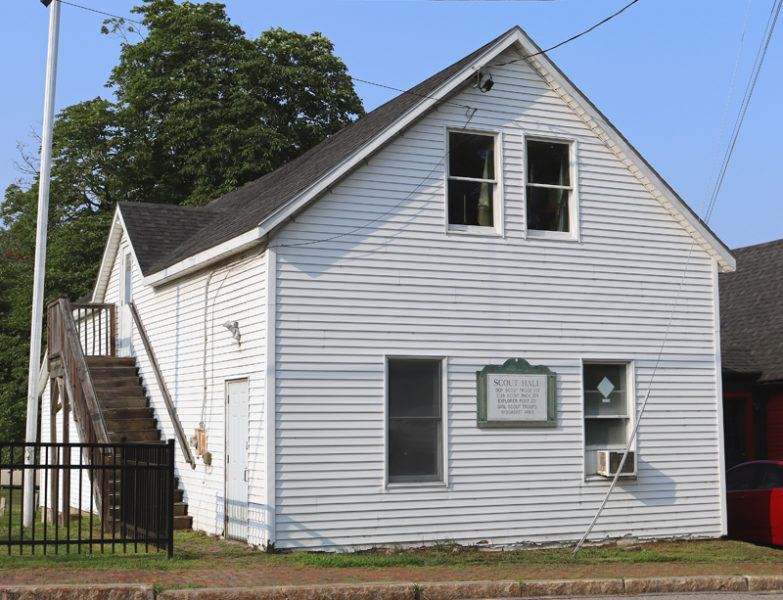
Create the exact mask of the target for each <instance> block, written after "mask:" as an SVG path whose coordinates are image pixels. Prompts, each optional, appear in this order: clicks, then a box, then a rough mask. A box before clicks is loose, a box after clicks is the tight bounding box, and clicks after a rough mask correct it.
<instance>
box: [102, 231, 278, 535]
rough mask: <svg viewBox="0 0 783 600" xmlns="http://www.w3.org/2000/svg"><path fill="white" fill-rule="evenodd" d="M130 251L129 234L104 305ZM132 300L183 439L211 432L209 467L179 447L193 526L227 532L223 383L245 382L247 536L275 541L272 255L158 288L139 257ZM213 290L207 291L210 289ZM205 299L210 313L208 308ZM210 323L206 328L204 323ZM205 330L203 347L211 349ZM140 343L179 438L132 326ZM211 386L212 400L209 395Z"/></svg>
mask: <svg viewBox="0 0 783 600" xmlns="http://www.w3.org/2000/svg"><path fill="white" fill-rule="evenodd" d="M126 247H128V240H127V238H126V237H125V236H123V239H122V241H121V243H120V250H119V252H118V253H117V258H116V259H115V261H114V265H113V266H112V269H111V274H110V278H109V284H108V287H107V292H106V297H105V302H113V303H116V302H117V301H118V299H119V285H118V276H119V268H120V258H119V257H121V256H122V253H123V250H124V249H125V248H126ZM132 278H133V299H134V302H135V303H136V306H137V308H138V311H139V313H140V315H141V319H142V322H143V324H144V326H145V328H146V330H147V333H148V335H149V337H150V341H151V343H152V347H153V350H154V352H155V354H156V356H157V359H158V362H159V363H160V366H161V369H162V371H163V376H164V379H165V382H166V385H167V387H168V388H169V392H170V394H171V396H172V398H173V401H174V404H175V407H176V410H177V414H178V416H179V419H180V421H181V423H182V426H183V429H184V430H185V435H186V436H187V437H188V438H190V436H192V435H193V434H194V431H195V429H196V428H197V427H198V426H199V423H201V422H202V421H203V422H204V424H205V425H206V430H207V450H208V451H209V452H210V453H211V454H212V465H211V466H207V465H205V464H204V462H203V461H202V460H201V458H200V457H197V458H196V462H197V468H196V469H195V470H193V469H191V467H190V465H189V464H188V463H186V462H185V460H184V458H183V455H182V453H181V451H180V449H179V445H178V444H177V449H176V452H175V456H176V461H177V462H176V472H177V476H178V477H179V478H180V480H181V482H182V485H183V487H184V490H185V501H186V502H187V503H188V512H189V514H190V515H192V516H193V527H194V528H195V529H199V530H202V531H206V532H209V533H215V534H222V533H223V528H224V512H223V510H224V507H223V502H224V497H225V468H224V465H225V463H224V459H225V382H226V380H229V379H237V378H247V379H248V382H249V400H248V407H249V408H248V463H249V465H250V478H249V479H250V481H249V490H250V491H249V518H250V527H249V539H248V542H249V543H251V544H256V545H261V544H265V543H266V542H267V540H268V539H269V531H268V530H267V526H266V523H267V521H268V515H267V508H266V507H267V506H268V505H269V502H268V501H267V497H266V471H265V468H264V460H265V459H264V457H265V444H266V438H265V435H264V423H263V421H264V410H265V403H264V402H265V401H264V397H265V389H264V387H265V369H266V362H265V356H266V343H267V342H266V328H265V321H264V317H265V305H266V258H265V254H264V253H261V254H259V253H257V252H256V253H255V254H250V255H248V256H244V257H241V258H237V259H236V260H234V261H232V262H231V263H229V264H226V265H224V266H220V267H217V268H211V269H208V270H206V271H204V272H201V273H197V274H195V275H192V276H189V277H187V278H184V279H181V280H178V281H176V282H173V283H172V284H169V285H167V286H164V287H162V288H160V289H157V290H155V289H153V288H151V287H150V286H145V285H144V284H143V278H142V275H141V272H140V271H139V269H138V265H137V264H136V263H135V261H134V265H133V275H132ZM205 288H206V293H205ZM205 301H206V302H207V310H206V312H205ZM227 321H238V322H239V327H240V331H241V334H242V339H241V344H237V343H236V342H235V341H234V340H233V338H232V336H231V333H230V332H229V331H228V330H227V329H225V328H224V327H223V323H225V322H227ZM205 323H206V327H205ZM205 335H206V353H205V342H204V340H205ZM133 348H134V351H135V353H136V358H137V362H138V364H139V368H140V372H141V374H142V376H143V378H144V382H145V385H146V387H147V390H148V393H149V396H150V398H151V401H152V406H153V407H154V408H155V416H156V417H157V419H158V422H159V425H160V426H161V429H162V431H163V437H164V438H165V439H170V438H176V434H175V432H174V428H173V426H172V424H171V421H170V418H169V416H168V412H167V410H166V406H165V403H164V401H163V397H162V395H161V393H160V390H159V389H158V385H157V381H156V379H155V376H154V373H153V371H152V367H151V363H150V360H149V357H148V356H147V355H146V353H145V352H144V347H143V345H142V343H141V339H140V337H139V335H138V332H137V331H136V330H135V328H134V335H133ZM205 386H206V401H204V394H205Z"/></svg>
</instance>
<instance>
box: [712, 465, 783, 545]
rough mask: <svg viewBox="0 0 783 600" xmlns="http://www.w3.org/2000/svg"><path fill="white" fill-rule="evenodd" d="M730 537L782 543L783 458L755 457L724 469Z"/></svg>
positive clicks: (758, 542) (764, 542)
mask: <svg viewBox="0 0 783 600" xmlns="http://www.w3.org/2000/svg"><path fill="white" fill-rule="evenodd" d="M726 505H727V510H728V519H729V537H730V538H732V539H735V540H744V541H747V542H755V543H757V544H772V545H775V546H783V461H779V460H754V461H751V462H746V463H742V464H741V465H737V466H736V467H732V468H731V469H729V470H728V471H726Z"/></svg>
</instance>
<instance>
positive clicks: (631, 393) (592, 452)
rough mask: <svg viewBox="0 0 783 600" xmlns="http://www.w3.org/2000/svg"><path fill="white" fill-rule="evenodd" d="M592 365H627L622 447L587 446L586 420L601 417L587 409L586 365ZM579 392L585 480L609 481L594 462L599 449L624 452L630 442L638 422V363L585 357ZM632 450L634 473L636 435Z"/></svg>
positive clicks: (635, 465) (636, 458)
mask: <svg viewBox="0 0 783 600" xmlns="http://www.w3.org/2000/svg"><path fill="white" fill-rule="evenodd" d="M590 365H624V366H625V385H626V388H627V389H626V390H625V403H626V417H625V420H626V423H625V442H624V444H623V447H622V448H620V447H619V446H608V447H602V448H597V447H596V448H593V447H588V446H587V426H586V421H587V420H588V419H596V418H600V417H595V416H589V415H587V414H586V410H585V393H584V392H585V383H584V382H585V377H584V375H585V367H586V366H590ZM579 394H580V399H581V405H582V411H581V413H582V456H583V465H582V471H583V473H584V477H585V481H604V482H609V481H611V479H607V478H606V477H602V476H601V475H598V473H597V470H596V469H593V468H592V465H593V464H597V458H596V457H597V452H598V450H603V449H606V450H612V451H614V452H623V451H624V450H625V445H627V444H628V438H629V437H630V436H631V433H632V432H633V427H634V424H635V423H636V365H635V362H634V361H633V360H621V359H620V360H618V359H607V360H603V359H592V358H591V359H589V360H587V359H585V360H583V361H582V364H581V370H580V377H579ZM603 418H611V417H608V416H607V417H603ZM629 451H630V452H633V453H634V454H633V461H634V463H633V464H634V473H636V472H637V470H636V467H637V460H638V456H637V455H638V453H637V452H636V437H634V439H633V442H632V443H631V447H630V449H629ZM628 460H631V457H629V458H628ZM623 479H624V478H623V477H621V478H620V481H622V480H623Z"/></svg>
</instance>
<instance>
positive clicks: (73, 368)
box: [47, 296, 114, 444]
mask: <svg viewBox="0 0 783 600" xmlns="http://www.w3.org/2000/svg"><path fill="white" fill-rule="evenodd" d="M107 306H110V307H111V310H110V311H109V315H110V319H111V323H112V324H113V323H114V311H113V308H114V307H113V306H112V305H107ZM47 319H48V345H49V372H50V373H52V375H55V374H57V375H59V374H60V372H61V371H60V369H62V375H63V377H64V378H65V384H66V387H67V390H66V391H67V392H68V395H69V400H70V401H71V402H72V406H73V411H74V418H75V419H76V420H77V421H78V423H79V429H80V433H81V438H82V441H84V442H98V443H101V444H108V443H109V430H108V429H107V427H106V421H105V420H104V419H103V412H102V411H101V407H100V404H99V403H98V395H97V394H96V393H95V386H94V385H93V382H92V377H91V376H90V370H89V368H88V367H87V359H86V357H85V353H84V350H83V349H82V343H81V341H80V339H79V329H78V328H77V326H76V322H75V320H74V318H73V307H72V306H71V303H70V301H69V300H68V298H66V297H62V296H61V297H59V298H55V299H54V300H52V301H51V302H50V303H49V304H48V306H47ZM112 327H113V325H112ZM112 327H109V330H111V329H112ZM83 329H85V330H86V329H87V328H86V327H83ZM112 337H113V336H112ZM106 350H107V352H111V354H109V356H114V348H106Z"/></svg>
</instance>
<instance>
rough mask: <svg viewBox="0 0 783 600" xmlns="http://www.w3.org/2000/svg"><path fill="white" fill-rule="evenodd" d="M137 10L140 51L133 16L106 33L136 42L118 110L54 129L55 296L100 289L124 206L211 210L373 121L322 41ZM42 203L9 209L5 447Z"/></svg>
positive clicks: (67, 117)
mask: <svg viewBox="0 0 783 600" xmlns="http://www.w3.org/2000/svg"><path fill="white" fill-rule="evenodd" d="M134 12H136V13H137V14H139V15H141V17H142V20H143V22H144V26H145V28H146V32H145V35H143V36H140V41H138V42H136V43H130V42H129V41H128V38H127V37H125V35H124V34H125V32H131V31H132V30H131V28H130V27H127V26H126V24H125V23H124V22H123V21H122V20H121V19H120V20H113V21H109V22H107V23H106V24H105V25H104V27H103V32H104V33H116V34H119V35H121V36H122V37H123V39H125V42H124V43H123V44H122V49H121V54H120V58H119V62H118V64H117V66H116V67H115V68H114V70H113V72H112V74H111V77H110V78H109V81H108V83H107V87H109V88H111V90H112V92H113V94H114V98H115V100H114V101H110V100H107V99H104V98H100V97H98V98H94V99H92V100H86V101H84V102H80V103H78V104H74V105H72V106H68V107H67V108H65V109H63V110H62V111H61V112H60V113H59V114H58V115H57V120H56V121H55V126H54V135H53V140H54V145H53V149H52V178H51V187H50V208H49V235H48V247H47V258H46V284H45V298H47V299H48V298H52V297H54V296H57V295H59V294H63V293H64V294H68V295H69V296H70V297H71V298H72V299H76V298H79V297H81V296H83V295H84V294H86V293H88V292H89V291H90V290H91V288H92V285H93V283H94V280H95V276H96V274H97V268H98V263H99V261H100V257H101V254H102V251H103V246H104V243H105V240H106V233H107V231H108V228H109V225H110V223H111V216H112V213H113V210H114V206H115V203H116V202H117V201H119V200H128V201H139V202H163V203H169V204H190V205H203V204H206V203H207V202H209V201H210V200H212V199H214V198H217V197H219V196H221V195H223V194H225V193H227V192H229V191H231V190H233V189H236V188H238V187H240V186H242V185H244V184H245V183H248V182H249V181H252V180H253V179H256V178H258V177H260V176H261V175H264V174H265V173H268V172H269V171H271V170H273V169H275V168H277V167H279V166H280V165H282V164H283V163H285V162H287V161H288V160H290V159H291V158H294V157H295V156H297V155H298V154H300V153H301V152H304V151H305V150H307V149H309V148H311V147H312V146H314V145H315V144H317V143H318V142H320V141H321V140H323V139H324V138H325V137H326V136H328V135H330V134H332V133H334V132H336V131H338V130H339V129H341V128H342V127H343V126H345V125H346V124H347V123H348V122H350V121H351V120H352V119H353V118H355V117H356V116H358V115H361V114H363V112H364V110H363V108H362V104H361V101H360V99H359V98H358V96H357V95H356V93H355V92H354V90H353V84H352V82H351V79H350V77H349V76H348V74H347V72H346V68H345V65H344V64H343V63H342V61H341V60H340V59H339V58H337V57H335V56H334V55H333V54H332V52H333V46H332V44H331V42H329V40H327V39H326V38H325V37H323V36H322V35H321V34H320V33H317V32H315V33H313V34H311V35H302V34H299V33H296V32H287V31H284V30H282V29H272V30H270V31H266V32H264V33H262V34H261V36H260V37H259V38H258V39H256V40H253V39H249V38H247V37H246V36H245V33H244V32H243V31H242V29H241V28H239V27H237V26H236V25H233V24H231V22H230V20H229V18H228V16H227V15H226V12H225V6H224V5H222V4H218V3H205V4H193V3H191V2H184V3H182V4H178V3H176V2H175V1H174V0H144V2H143V3H142V5H141V6H138V7H136V8H135V9H134ZM107 25H108V26H107ZM26 162H28V163H29V164H33V163H34V161H33V160H30V159H29V157H27V161H26ZM34 170H35V169H34V168H33V171H34ZM37 200H38V183H37V176H36V175H33V177H32V181H29V182H28V183H27V184H26V185H12V186H9V187H8V188H7V189H6V192H5V199H4V201H3V203H2V206H0V441H4V440H17V441H18V440H21V439H23V437H24V416H25V406H26V394H27V391H26V390H27V382H26V378H27V361H28V353H29V335H30V334H29V332H30V321H29V319H30V306H31V303H32V271H33V256H34V253H35V228H36V215H37Z"/></svg>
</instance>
